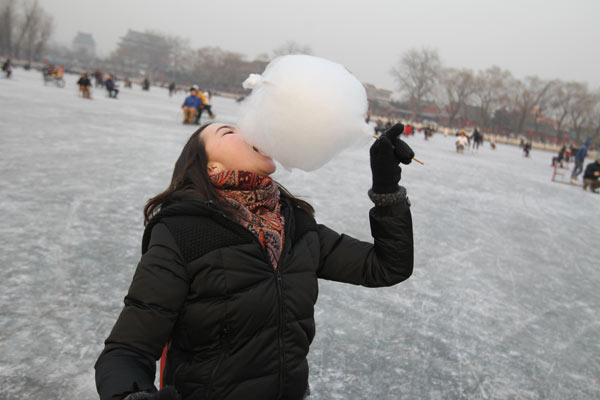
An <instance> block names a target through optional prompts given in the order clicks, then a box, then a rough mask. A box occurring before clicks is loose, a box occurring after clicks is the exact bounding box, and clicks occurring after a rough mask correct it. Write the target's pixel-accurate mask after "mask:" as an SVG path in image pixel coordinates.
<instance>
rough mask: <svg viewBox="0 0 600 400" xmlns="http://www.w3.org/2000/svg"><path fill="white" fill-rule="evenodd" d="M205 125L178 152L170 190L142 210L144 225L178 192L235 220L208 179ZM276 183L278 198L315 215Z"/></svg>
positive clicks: (302, 201)
mask: <svg viewBox="0 0 600 400" xmlns="http://www.w3.org/2000/svg"><path fill="white" fill-rule="evenodd" d="M208 125H210V124H205V125H202V126H201V127H200V128H198V129H197V130H196V131H195V132H194V133H193V134H192V136H190V138H189V139H188V141H187V143H186V144H185V146H183V150H181V154H180V155H179V158H178V159H177V161H176V162H175V169H174V170H173V176H172V177H171V183H170V184H169V187H168V188H167V189H166V190H165V191H163V192H162V193H159V194H157V195H156V196H154V197H152V198H151V199H150V200H148V202H147V203H146V206H145V207H144V225H145V224H147V223H148V221H150V219H151V218H152V216H154V215H155V214H156V213H158V212H159V211H160V210H161V208H163V207H164V206H165V205H166V204H168V203H170V202H171V201H172V199H173V194H174V193H175V192H180V191H186V192H191V193H193V194H194V195H196V196H197V197H198V198H200V199H202V200H204V201H212V202H214V203H215V204H216V205H217V207H218V208H219V209H220V210H221V211H223V212H225V213H226V214H228V215H230V216H232V217H234V218H235V217H237V211H236V210H235V209H234V208H233V207H232V206H231V205H230V204H229V203H228V202H227V201H225V199H224V198H223V197H222V196H221V195H220V193H219V192H218V191H217V189H216V188H215V187H214V186H213V185H212V182H211V181H210V177H209V176H208V156H207V155H206V149H205V146H204V141H203V140H202V138H201V137H200V134H201V133H202V131H203V130H204V129H205V128H206V127H207V126H208ZM275 183H276V184H277V186H278V187H279V192H280V196H281V198H284V199H289V200H290V201H291V203H292V205H293V206H294V207H297V208H301V209H303V210H304V211H306V212H307V213H309V214H310V215H311V216H314V213H315V210H314V208H313V207H312V206H311V205H310V204H309V203H308V202H307V201H304V200H300V199H299V198H297V197H295V196H294V195H292V194H291V193H290V192H289V191H288V190H287V189H286V188H284V187H283V186H282V185H280V184H279V183H278V182H275Z"/></svg>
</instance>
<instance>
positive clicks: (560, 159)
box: [552, 145, 567, 168]
mask: <svg viewBox="0 0 600 400" xmlns="http://www.w3.org/2000/svg"><path fill="white" fill-rule="evenodd" d="M566 151H567V146H566V145H563V146H562V147H561V148H560V150H559V151H558V155H557V156H556V157H552V166H553V167H554V166H556V164H560V167H561V168H564V166H563V160H564V158H565V153H566Z"/></svg>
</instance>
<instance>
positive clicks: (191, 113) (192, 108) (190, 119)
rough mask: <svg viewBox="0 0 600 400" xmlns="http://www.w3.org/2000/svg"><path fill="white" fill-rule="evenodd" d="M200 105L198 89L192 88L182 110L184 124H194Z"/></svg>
mask: <svg viewBox="0 0 600 400" xmlns="http://www.w3.org/2000/svg"><path fill="white" fill-rule="evenodd" d="M197 104H198V96H197V95H196V88H195V87H194V86H192V87H191V88H190V95H189V96H187V97H186V98H185V100H184V101H183V104H182V105H181V108H182V109H183V123H184V124H193V123H194V117H195V116H196V108H197Z"/></svg>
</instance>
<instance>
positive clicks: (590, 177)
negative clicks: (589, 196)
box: [583, 158, 600, 193]
mask: <svg viewBox="0 0 600 400" xmlns="http://www.w3.org/2000/svg"><path fill="white" fill-rule="evenodd" d="M588 187H589V188H590V191H592V192H594V193H598V191H597V190H596V189H598V188H600V158H598V159H596V161H594V162H592V163H589V164H588V165H587V167H585V172H584V173H583V190H586V189H587V188H588Z"/></svg>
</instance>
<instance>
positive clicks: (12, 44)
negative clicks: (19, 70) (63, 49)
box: [0, 0, 53, 62]
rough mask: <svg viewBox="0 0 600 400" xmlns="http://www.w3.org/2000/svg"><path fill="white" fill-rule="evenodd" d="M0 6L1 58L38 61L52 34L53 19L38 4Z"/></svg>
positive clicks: (8, 0)
mask: <svg viewBox="0 0 600 400" xmlns="http://www.w3.org/2000/svg"><path fill="white" fill-rule="evenodd" d="M19 4H20V5H21V7H20V8H17V6H16V5H15V1H14V0H1V2H0V50H1V52H2V54H3V55H8V56H15V57H27V59H28V60H29V61H30V62H31V61H32V60H33V59H34V58H40V57H41V56H42V53H43V51H44V49H45V47H46V45H47V43H48V40H49V39H50V36H51V34H52V30H53V19H52V16H50V15H49V14H47V13H46V12H45V11H44V9H43V8H42V7H40V5H39V3H38V1H37V0H34V1H25V2H22V3H19Z"/></svg>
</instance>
